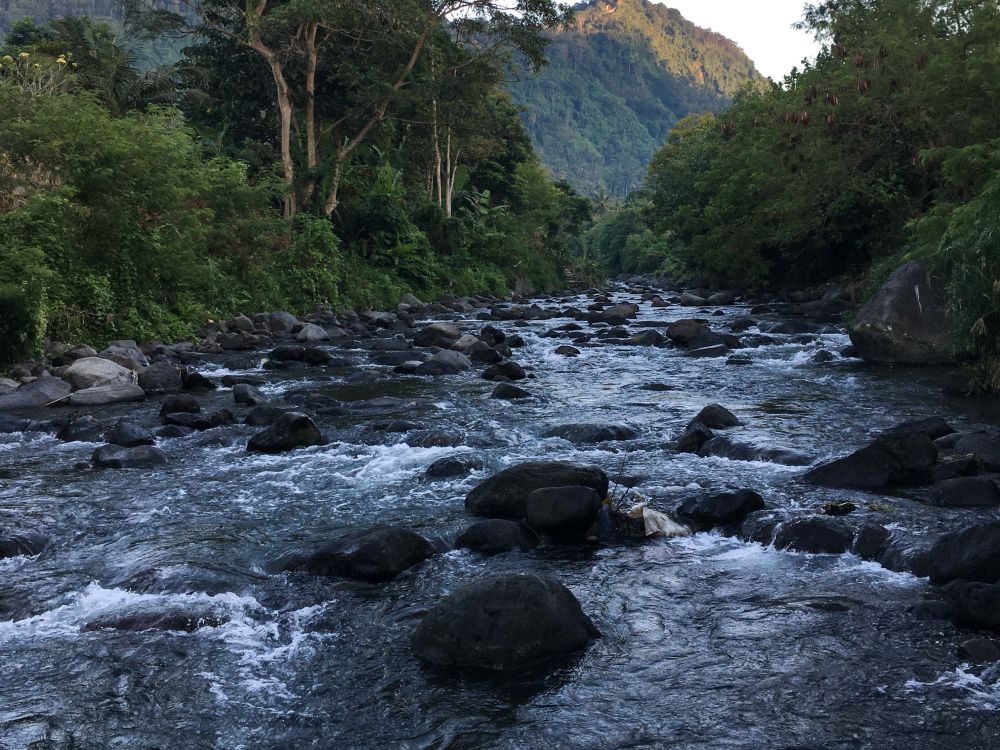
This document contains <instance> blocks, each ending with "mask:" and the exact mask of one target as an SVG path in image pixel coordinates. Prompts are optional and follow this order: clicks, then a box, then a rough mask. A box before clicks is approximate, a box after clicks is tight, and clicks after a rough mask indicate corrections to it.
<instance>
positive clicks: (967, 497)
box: [927, 476, 1000, 508]
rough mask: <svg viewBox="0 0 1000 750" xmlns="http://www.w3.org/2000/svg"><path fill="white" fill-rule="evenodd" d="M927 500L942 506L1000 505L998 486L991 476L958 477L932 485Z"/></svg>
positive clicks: (976, 506)
mask: <svg viewBox="0 0 1000 750" xmlns="http://www.w3.org/2000/svg"><path fill="white" fill-rule="evenodd" d="M927 501H928V502H929V503H930V504H931V505H938V506H940V507H943V508H988V507H992V506H995V505H1000V488H998V487H997V482H996V478H995V477H993V476H982V477H958V478H956V479H948V480H946V481H944V482H941V483H939V484H936V485H934V486H933V487H932V488H931V491H930V495H929V496H928V498H927Z"/></svg>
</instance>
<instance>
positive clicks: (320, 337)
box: [295, 323, 330, 343]
mask: <svg viewBox="0 0 1000 750" xmlns="http://www.w3.org/2000/svg"><path fill="white" fill-rule="evenodd" d="M295 340H296V341H299V342H302V343H307V342H315V341H329V340H330V334H329V333H327V332H326V329H325V328H321V327H320V326H318V325H315V324H314V323H306V324H305V325H304V326H302V330H300V331H299V332H298V333H296V334H295Z"/></svg>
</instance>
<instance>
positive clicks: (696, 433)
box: [673, 421, 715, 453]
mask: <svg viewBox="0 0 1000 750" xmlns="http://www.w3.org/2000/svg"><path fill="white" fill-rule="evenodd" d="M714 437H715V433H714V432H712V431H711V430H710V429H708V428H707V427H706V426H705V425H703V424H702V423H701V422H698V421H694V422H691V423H690V424H689V425H688V426H687V427H686V428H685V430H684V432H683V433H681V435H680V436H679V437H678V438H677V439H676V440H674V443H673V447H674V450H676V451H677V452H678V453H698V451H700V450H701V448H702V446H703V445H705V443H707V442H708V441H709V440H711V439H713V438H714Z"/></svg>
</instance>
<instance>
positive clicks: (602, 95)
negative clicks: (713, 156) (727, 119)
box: [510, 0, 765, 196]
mask: <svg viewBox="0 0 1000 750" xmlns="http://www.w3.org/2000/svg"><path fill="white" fill-rule="evenodd" d="M575 10H576V18H575V22H574V24H573V25H572V27H571V28H568V29H565V30H560V31H558V32H556V33H554V34H552V41H551V43H550V45H549V47H548V51H547V55H548V58H549V64H548V65H547V66H546V67H545V68H544V69H543V70H542V72H541V73H540V74H539V75H537V76H535V77H531V78H525V79H523V80H520V81H516V82H514V83H512V84H511V87H510V90H511V95H512V96H513V97H514V100H515V101H516V102H517V103H518V104H520V105H522V106H523V107H524V109H525V112H524V122H525V125H526V126H527V129H528V132H529V133H530V134H531V138H532V140H533V141H534V143H535V147H536V149H537V150H538V152H539V155H540V156H541V158H542V160H543V161H544V162H545V164H546V165H547V166H548V167H549V168H550V169H551V170H552V171H553V173H554V174H555V175H556V176H557V177H560V178H564V179H566V180H568V181H569V182H570V183H572V184H573V185H574V186H575V187H577V188H578V189H580V190H583V191H584V192H588V193H599V192H608V193H610V194H612V195H617V196H622V195H625V194H626V193H628V191H629V190H631V189H632V188H634V187H636V186H637V185H639V183H641V182H642V178H643V175H644V174H645V170H646V165H647V163H648V162H649V160H650V158H651V157H652V155H653V153H654V152H655V151H656V149H658V148H659V147H660V146H661V145H662V144H663V140H664V138H665V137H666V135H667V131H669V130H670V128H671V127H672V126H673V125H674V123H676V122H677V121H678V120H680V119H681V118H683V117H685V116H686V115H688V114H690V113H692V112H704V111H718V110H721V109H724V108H725V107H726V106H727V105H728V104H729V102H730V100H731V97H732V96H733V95H734V94H735V93H736V92H737V91H739V90H740V89H741V88H742V87H744V86H746V85H748V84H749V85H751V86H758V87H759V86H763V85H764V83H765V81H764V79H763V78H762V77H761V75H760V73H758V72H757V70H756V68H755V67H754V64H753V61H752V60H750V58H748V57H747V56H746V54H745V53H744V52H743V51H742V50H741V49H740V48H739V47H738V46H737V45H736V44H735V43H734V42H732V41H730V40H729V39H727V38H726V37H724V36H722V35H721V34H716V33H715V32H712V31H707V30H705V29H702V28H700V27H698V26H695V25H694V24H693V23H691V22H690V21H688V20H686V19H685V18H684V17H683V16H682V15H681V14H680V12H679V11H677V10H674V9H673V8H668V7H667V6H665V5H661V4H658V3H652V2H648V0H593V1H592V2H588V3H583V4H581V5H578V6H576V8H575Z"/></svg>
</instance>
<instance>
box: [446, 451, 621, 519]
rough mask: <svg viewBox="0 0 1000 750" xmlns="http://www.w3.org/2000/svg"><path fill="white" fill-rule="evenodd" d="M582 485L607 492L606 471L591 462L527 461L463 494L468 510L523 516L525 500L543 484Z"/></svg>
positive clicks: (486, 514)
mask: <svg viewBox="0 0 1000 750" xmlns="http://www.w3.org/2000/svg"><path fill="white" fill-rule="evenodd" d="M568 486H583V487H590V488H592V489H594V490H596V491H597V493H598V494H599V495H600V496H601V497H602V498H603V497H605V496H607V494H608V475H607V474H605V473H604V472H603V471H601V470H600V469H597V468H594V467H591V466H579V465H577V464H571V463H566V462H564V461H529V462H527V463H522V464H517V465H515V466H511V467H509V468H507V469H504V470H503V471H501V472H499V473H497V474H494V475H493V476H491V477H490V478H489V479H487V480H485V481H484V482H482V483H481V484H479V485H477V486H476V487H474V488H473V489H472V491H471V492H469V494H468V495H466V497H465V507H466V508H467V509H468V510H469V511H470V512H472V513H475V514H477V515H481V516H491V517H494V518H515V519H520V518H524V517H525V516H526V515H527V500H528V495H530V494H531V493H532V492H534V491H535V490H539V489H543V488H546V487H568Z"/></svg>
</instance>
